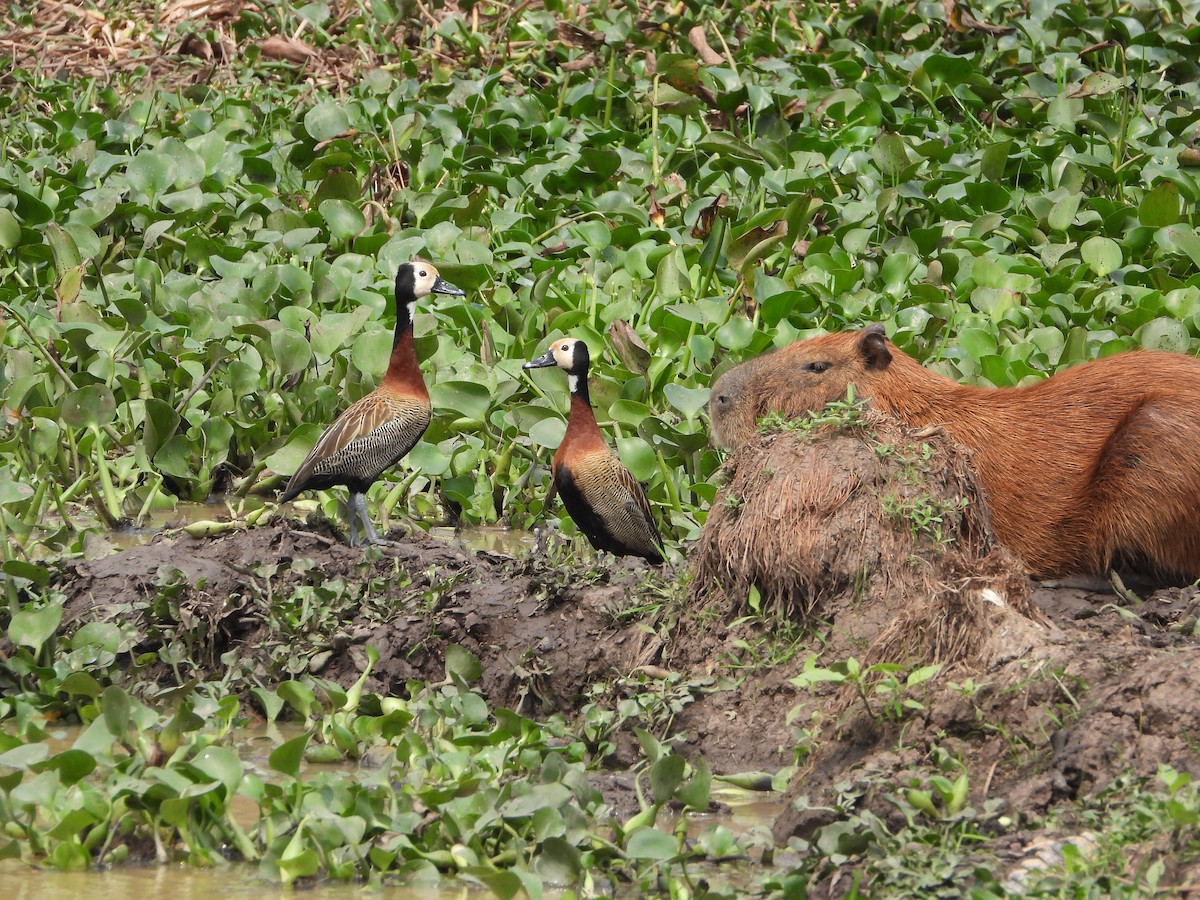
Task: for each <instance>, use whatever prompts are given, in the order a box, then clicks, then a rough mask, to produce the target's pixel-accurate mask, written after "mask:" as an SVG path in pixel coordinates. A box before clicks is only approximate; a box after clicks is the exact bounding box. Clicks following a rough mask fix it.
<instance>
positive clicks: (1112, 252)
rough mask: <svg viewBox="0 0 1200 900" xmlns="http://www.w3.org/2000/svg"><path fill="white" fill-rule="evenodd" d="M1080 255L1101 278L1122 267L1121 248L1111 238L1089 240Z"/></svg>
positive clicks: (1096, 237)
mask: <svg viewBox="0 0 1200 900" xmlns="http://www.w3.org/2000/svg"><path fill="white" fill-rule="evenodd" d="M1079 255H1080V256H1081V257H1082V258H1083V261H1084V262H1085V263H1087V264H1088V265H1089V266H1091V268H1092V271H1093V272H1095V273H1096V275H1097V276H1099V277H1100V278H1103V277H1104V276H1105V275H1107V274H1108V273H1109V272H1112V271H1114V270H1116V269H1119V268H1120V267H1121V247H1120V245H1119V244H1118V243H1117V242H1116V241H1114V240H1112V239H1111V238H1106V237H1102V236H1100V235H1095V236H1094V237H1090V238H1088V239H1087V240H1086V241H1084V242H1083V245H1082V246H1081V247H1080V248H1079Z"/></svg>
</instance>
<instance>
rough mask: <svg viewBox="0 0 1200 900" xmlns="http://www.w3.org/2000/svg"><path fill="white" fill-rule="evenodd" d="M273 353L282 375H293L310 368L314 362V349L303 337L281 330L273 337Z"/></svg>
mask: <svg viewBox="0 0 1200 900" xmlns="http://www.w3.org/2000/svg"><path fill="white" fill-rule="evenodd" d="M271 353H272V355H273V356H274V357H275V362H276V363H277V364H278V366H279V373H280V374H281V375H292V374H294V373H296V372H302V371H304V370H305V369H306V368H308V364H309V363H310V362H311V361H312V348H311V347H310V346H309V344H308V341H306V340H305V339H304V337H303V335H300V334H297V333H296V332H294V331H290V330H289V329H287V328H280V329H279V330H278V331H276V332H275V333H274V334H272V335H271Z"/></svg>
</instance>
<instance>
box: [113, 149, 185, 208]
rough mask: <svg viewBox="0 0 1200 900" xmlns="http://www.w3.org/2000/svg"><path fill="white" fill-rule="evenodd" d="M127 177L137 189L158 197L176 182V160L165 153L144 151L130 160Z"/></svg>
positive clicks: (147, 194) (149, 195)
mask: <svg viewBox="0 0 1200 900" xmlns="http://www.w3.org/2000/svg"><path fill="white" fill-rule="evenodd" d="M125 177H126V178H128V179H129V184H130V186H131V187H133V188H134V189H135V190H138V191H141V192H142V193H143V194H145V195H146V196H148V197H158V196H159V195H160V194H162V192H163V191H165V190H167V188H169V187H171V186H172V185H174V184H175V160H174V159H172V158H171V157H170V156H168V155H167V154H165V153H156V152H155V151H153V150H149V151H143V152H142V153H139V154H138V155H137V156H135V157H134V158H133V159H131V160H130V161H129V166H128V167H127V168H126V170H125Z"/></svg>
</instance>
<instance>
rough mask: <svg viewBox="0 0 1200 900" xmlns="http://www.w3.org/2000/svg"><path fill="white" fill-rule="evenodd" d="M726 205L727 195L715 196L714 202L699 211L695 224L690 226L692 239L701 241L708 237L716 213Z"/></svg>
mask: <svg viewBox="0 0 1200 900" xmlns="http://www.w3.org/2000/svg"><path fill="white" fill-rule="evenodd" d="M728 203H729V195H728V194H725V193H721V194H718V195H717V199H716V200H714V201H713V202H712V203H710V204H708V206H706V207H704V209H702V210H700V216H699V218H697V219H696V224H695V225H693V226H692V237H694V238H701V239H703V238H706V237H708V233H709V232H710V231H712V227H713V222H715V221H716V220H717V213H718V212H719V211H720V210H722V209H724V208H725V207H726V205H727V204H728Z"/></svg>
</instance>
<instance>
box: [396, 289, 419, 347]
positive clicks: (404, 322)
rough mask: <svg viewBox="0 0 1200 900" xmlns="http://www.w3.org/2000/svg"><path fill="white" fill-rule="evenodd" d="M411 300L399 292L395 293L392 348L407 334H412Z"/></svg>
mask: <svg viewBox="0 0 1200 900" xmlns="http://www.w3.org/2000/svg"><path fill="white" fill-rule="evenodd" d="M414 302H415V301H413V300H406V299H404V298H403V297H401V296H400V295H399V294H397V295H396V333H395V335H394V336H393V337H392V349H393V350H395V349H396V347H398V346H400V341H401V340H403V338H404V336H405V335H406V334H407V335H409V336H411V335H412V327H413V320H412V310H413V303H414Z"/></svg>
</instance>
